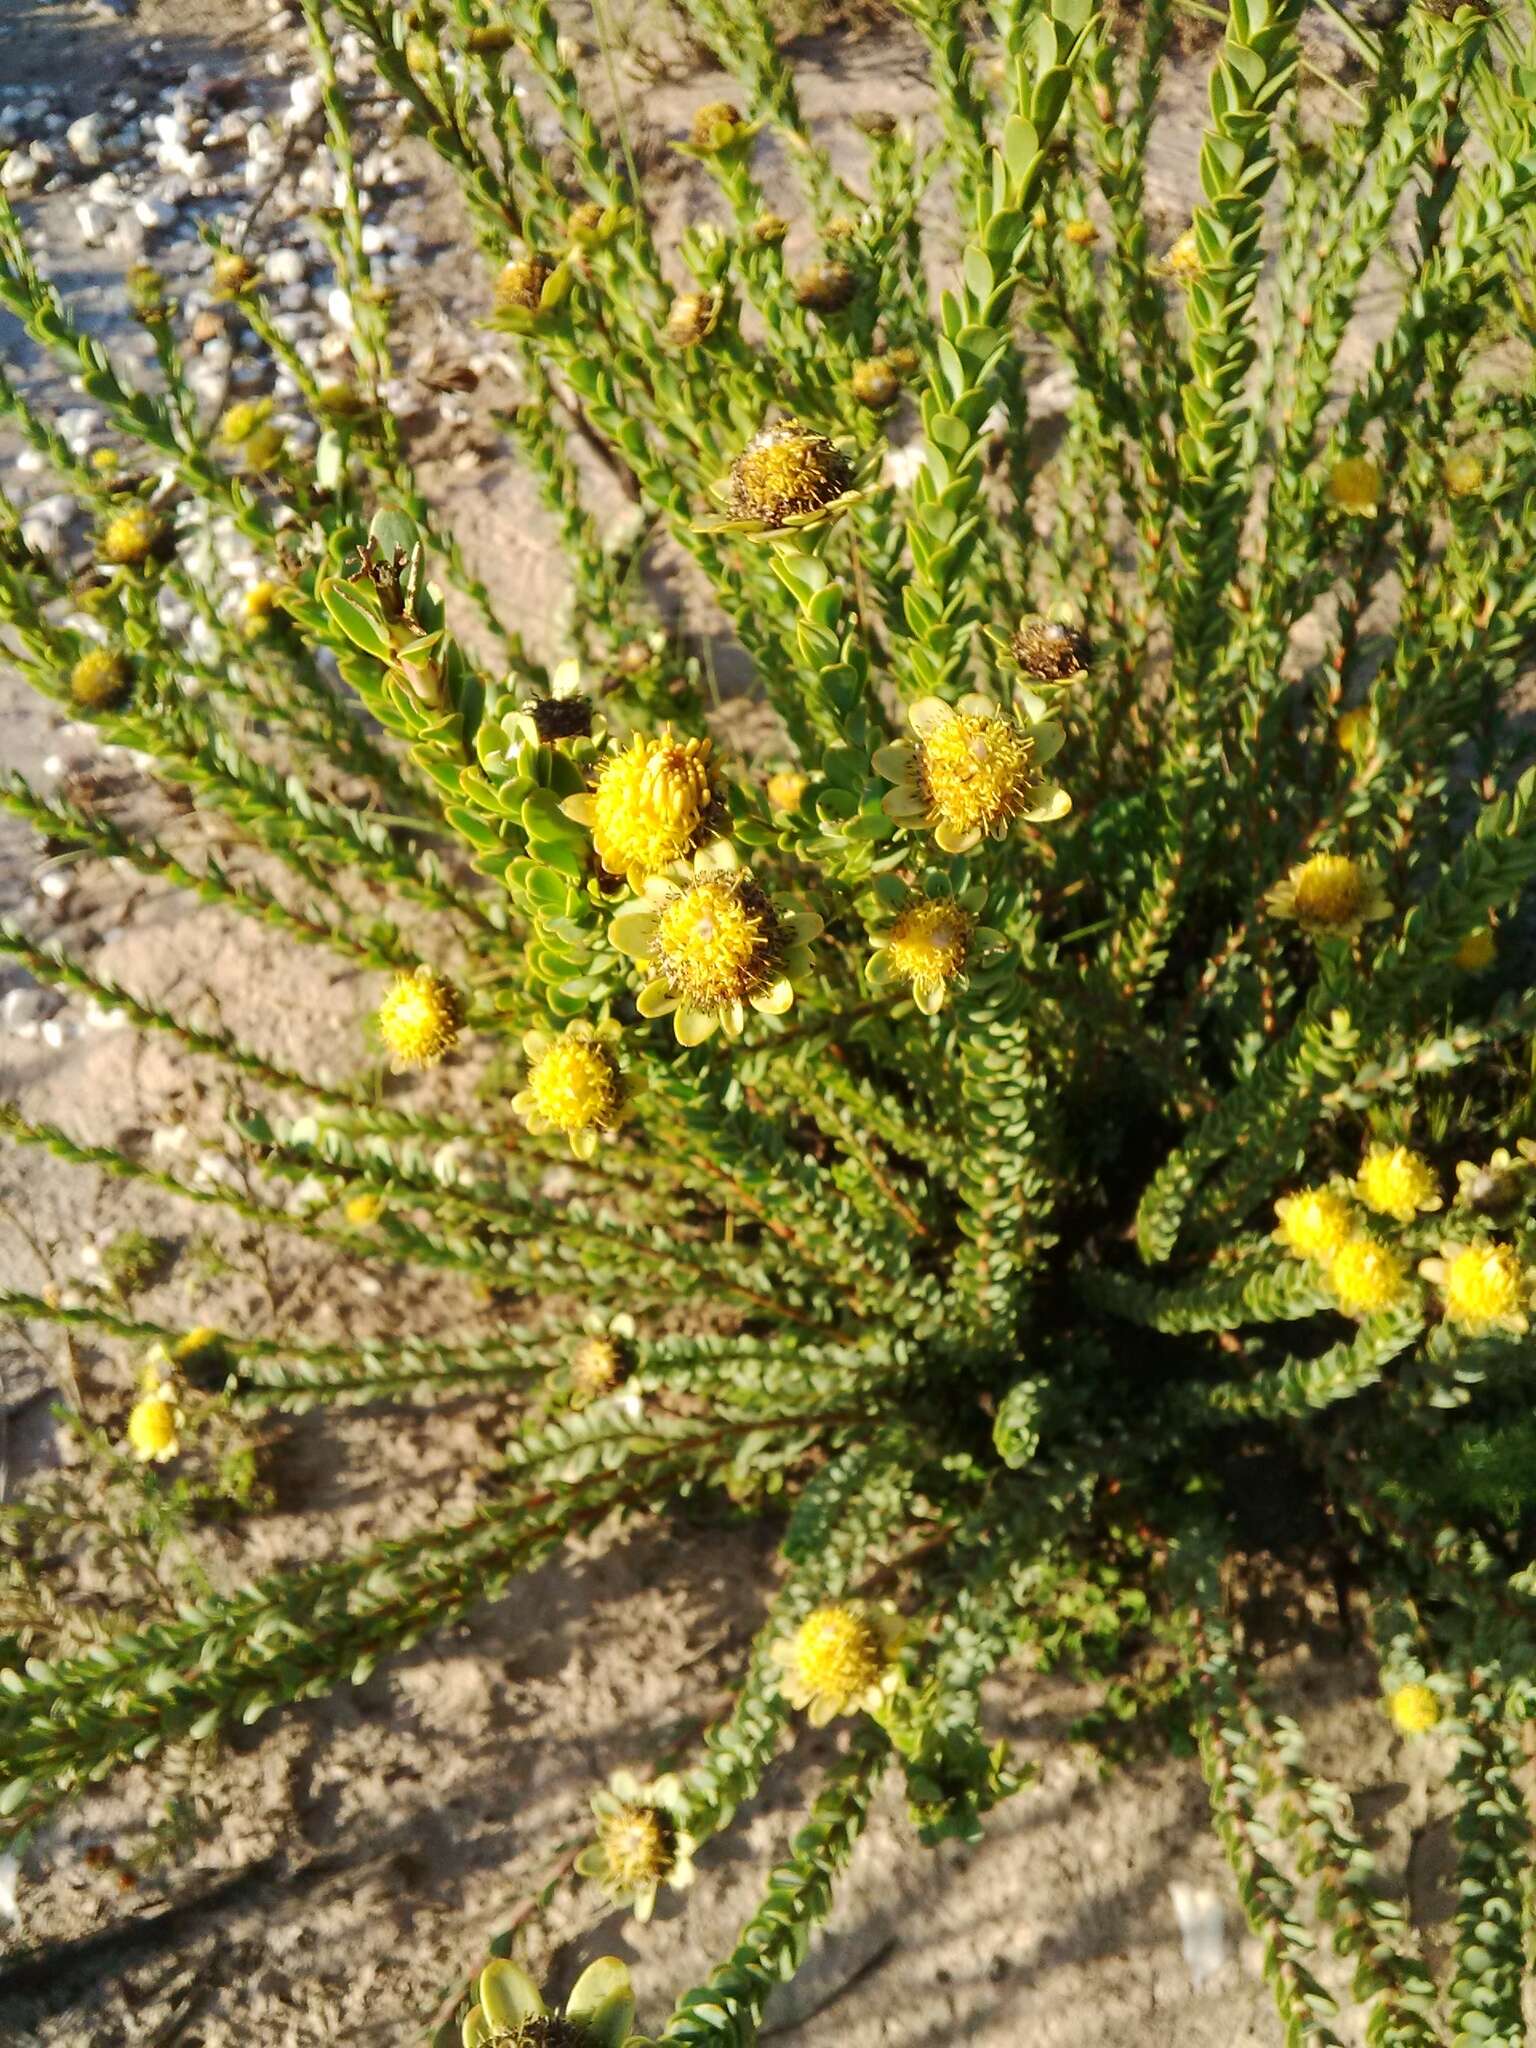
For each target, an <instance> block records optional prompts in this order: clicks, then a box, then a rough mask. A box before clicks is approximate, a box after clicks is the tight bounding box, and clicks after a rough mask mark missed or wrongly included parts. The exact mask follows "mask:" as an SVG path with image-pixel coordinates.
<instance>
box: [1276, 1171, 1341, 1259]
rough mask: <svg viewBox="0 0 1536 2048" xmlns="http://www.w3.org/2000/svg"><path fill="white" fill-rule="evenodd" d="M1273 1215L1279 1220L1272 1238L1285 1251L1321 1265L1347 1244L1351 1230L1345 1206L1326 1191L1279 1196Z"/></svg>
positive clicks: (1311, 1190) (1313, 1190) (1311, 1189)
mask: <svg viewBox="0 0 1536 2048" xmlns="http://www.w3.org/2000/svg"><path fill="white" fill-rule="evenodd" d="M1275 1215H1276V1217H1277V1218H1278V1219H1279V1228H1278V1230H1277V1231H1276V1233H1275V1234H1276V1236H1277V1237H1278V1238H1279V1239H1280V1241H1281V1243H1282V1244H1283V1245H1284V1246H1285V1247H1286V1249H1287V1250H1288V1251H1292V1252H1295V1253H1296V1254H1297V1255H1298V1256H1299V1257H1301V1258H1303V1259H1316V1260H1317V1261H1318V1262H1319V1264H1322V1265H1326V1264H1327V1262H1328V1261H1329V1260H1330V1259H1331V1258H1332V1257H1333V1255H1334V1253H1335V1252H1337V1251H1338V1250H1339V1248H1340V1246H1341V1245H1343V1244H1344V1243H1345V1242H1346V1240H1347V1239H1348V1237H1349V1234H1350V1230H1351V1228H1352V1225H1351V1221H1350V1214H1349V1209H1348V1206H1347V1205H1346V1204H1345V1203H1344V1202H1342V1201H1341V1200H1340V1199H1339V1197H1338V1196H1337V1195H1335V1194H1330V1193H1329V1191H1328V1189H1327V1188H1310V1189H1307V1190H1305V1191H1304V1192H1303V1193H1301V1194H1299V1195H1282V1197H1281V1198H1280V1200H1279V1201H1278V1202H1276V1204H1275Z"/></svg>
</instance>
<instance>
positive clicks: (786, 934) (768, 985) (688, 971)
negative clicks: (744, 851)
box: [608, 861, 821, 1045]
mask: <svg viewBox="0 0 1536 2048" xmlns="http://www.w3.org/2000/svg"><path fill="white" fill-rule="evenodd" d="M820 931H821V919H820V918H819V917H816V916H815V915H814V914H813V913H811V912H810V911H804V910H798V909H796V907H795V906H794V904H793V903H791V902H790V901H789V900H788V899H787V898H784V897H770V896H768V895H767V894H766V893H765V892H764V891H763V890H762V889H760V888H759V887H758V885H757V883H756V882H755V881H754V880H753V879H752V877H751V875H750V874H747V873H745V872H744V871H742V870H741V869H737V868H732V867H722V866H711V865H709V864H708V863H706V862H703V861H701V862H698V863H696V866H695V872H694V875H693V878H692V879H691V880H690V881H688V882H687V883H685V884H683V885H682V886H681V887H679V886H676V885H674V884H672V883H668V882H665V881H660V880H656V879H653V880H651V881H649V882H647V883H646V885H645V891H644V900H643V901H641V902H639V903H635V904H631V905H630V906H629V908H628V909H627V910H621V911H620V912H619V914H618V916H617V917H616V918H614V920H613V922H612V924H611V925H610V926H609V927H608V935H609V938H610V939H611V940H612V942H613V944H614V945H615V946H616V947H617V948H618V950H619V951H620V952H621V953H627V954H628V955H629V956H630V958H631V959H635V960H639V961H641V962H643V963H644V967H645V970H646V972H647V973H648V974H649V976H650V979H649V980H648V981H647V982H646V985H645V987H644V988H643V989H642V990H641V992H640V998H639V1009H640V1014H641V1016H642V1017H666V1016H670V1017H671V1019H672V1028H673V1031H674V1032H675V1034H676V1036H677V1039H678V1042H679V1043H680V1044H682V1045H699V1044H702V1043H703V1041H704V1040H705V1039H706V1038H708V1037H709V1035H710V1033H711V1032H713V1031H714V1030H716V1029H717V1028H718V1029H719V1030H721V1031H723V1032H724V1033H725V1035H726V1036H727V1037H728V1038H735V1037H738V1036H739V1035H740V1034H741V1032H742V1030H743V1029H744V1028H745V1026H746V1021H747V1012H748V1010H749V1009H751V1010H756V1011H758V1012H759V1013H760V1014H761V1015H763V1016H767V1017H781V1016H782V1015H783V1014H784V1012H785V1011H786V1010H787V1009H788V1008H789V1007H790V1005H791V1004H792V1003H793V1002H794V999H795V990H794V980H795V977H796V976H798V975H803V974H804V973H806V972H807V971H808V969H809V967H810V953H809V950H808V949H809V945H810V942H811V940H812V939H814V938H815V937H816V936H817V935H818V934H819V932H820Z"/></svg>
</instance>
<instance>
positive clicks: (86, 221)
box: [75, 200, 107, 249]
mask: <svg viewBox="0 0 1536 2048" xmlns="http://www.w3.org/2000/svg"><path fill="white" fill-rule="evenodd" d="M75 225H76V226H77V227H78V228H79V230H80V239H81V241H82V242H83V243H84V244H85V246H86V248H87V249H99V248H100V247H101V242H102V237H103V236H104V235H105V234H106V231H107V224H106V221H105V219H104V218H103V216H102V211H101V208H100V207H99V206H92V205H91V203H90V201H89V200H84V201H82V202H81V204H80V205H79V206H77V207H76V208H75Z"/></svg>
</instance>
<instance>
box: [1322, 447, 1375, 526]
mask: <svg viewBox="0 0 1536 2048" xmlns="http://www.w3.org/2000/svg"><path fill="white" fill-rule="evenodd" d="M1328 495H1329V497H1330V498H1331V499H1332V500H1333V502H1334V504H1335V505H1337V506H1338V508H1339V510H1340V511H1341V512H1355V513H1359V514H1361V515H1363V516H1365V517H1369V515H1370V514H1371V513H1373V512H1374V511H1375V510H1376V507H1377V505H1378V504H1380V502H1381V471H1380V469H1379V468H1378V467H1377V465H1376V464H1375V463H1374V462H1373V461H1372V460H1371V458H1370V456H1369V455H1346V456H1345V457H1344V458H1343V460H1342V461H1340V462H1336V463H1335V464H1334V466H1333V468H1332V470H1331V471H1330V472H1329V476H1328Z"/></svg>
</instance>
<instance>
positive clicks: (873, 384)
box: [848, 356, 901, 412]
mask: <svg viewBox="0 0 1536 2048" xmlns="http://www.w3.org/2000/svg"><path fill="white" fill-rule="evenodd" d="M848 381H849V388H850V389H851V390H852V392H853V395H854V397H855V398H856V399H857V400H858V402H859V404H860V405H867V406H868V407H869V409H870V411H871V412H885V411H887V410H888V409H889V408H890V407H891V406H893V405H894V404H895V403H896V401H897V399H898V398H900V396H901V379H900V378H899V377H898V376H897V374H896V372H895V371H894V370H893V369H892V368H891V364H890V359H889V357H887V356H866V357H865V358H864V360H863V361H862V362H858V363H855V364H854V366H853V374H852V376H851V377H850V378H849V380H848Z"/></svg>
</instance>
